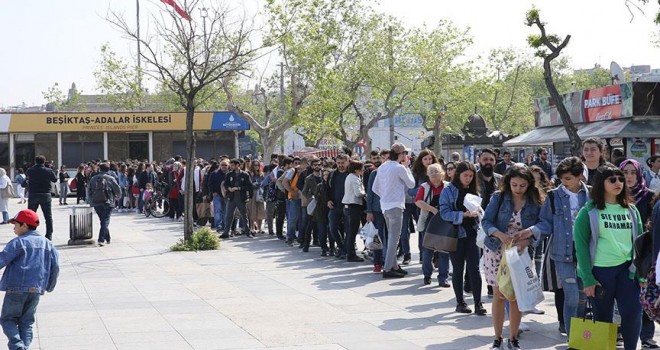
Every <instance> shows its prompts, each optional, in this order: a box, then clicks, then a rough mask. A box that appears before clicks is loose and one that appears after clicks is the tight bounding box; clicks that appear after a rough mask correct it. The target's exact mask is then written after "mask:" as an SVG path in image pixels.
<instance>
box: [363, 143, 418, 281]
mask: <svg viewBox="0 0 660 350" xmlns="http://www.w3.org/2000/svg"><path fill="white" fill-rule="evenodd" d="M409 165H410V157H409V156H408V150H407V149H406V147H405V146H404V145H403V144H401V143H395V144H393V145H392V147H391V148H390V155H389V160H388V161H386V162H385V163H383V164H382V165H381V166H380V167H379V168H378V173H377V174H376V178H375V179H374V185H373V192H374V193H376V194H377V195H378V196H379V197H380V207H381V210H382V211H383V215H384V216H385V224H386V225H387V231H388V232H389V237H388V240H387V253H386V254H385V264H384V266H383V267H384V269H383V278H401V277H403V276H405V275H406V274H408V272H407V271H405V270H404V269H402V268H401V266H399V264H397V260H396V248H397V245H398V244H399V238H400V237H401V225H402V224H403V209H404V208H405V205H406V192H407V191H408V189H411V188H413V187H415V179H414V178H413V175H412V173H411V172H410V168H409Z"/></svg>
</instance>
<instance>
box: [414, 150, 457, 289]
mask: <svg viewBox="0 0 660 350" xmlns="http://www.w3.org/2000/svg"><path fill="white" fill-rule="evenodd" d="M413 169H414V166H413ZM426 171H427V176H428V181H427V182H425V183H423V184H421V185H420V186H419V190H417V196H416V197H415V205H416V206H417V207H418V208H419V209H420V214H419V221H418V222H417V230H418V231H419V240H420V242H424V235H425V233H426V227H427V226H428V222H429V220H431V218H432V217H433V216H434V215H436V214H438V212H439V210H438V206H439V204H440V196H441V193H442V191H443V189H444V188H445V186H444V183H443V181H442V179H443V178H444V172H443V171H442V166H440V164H437V163H436V164H431V165H429V166H428V168H427V169H426ZM419 252H420V253H419V254H420V256H421V260H422V273H424V285H429V284H431V275H432V274H433V258H434V254H435V253H436V252H434V251H433V250H431V249H428V248H424V246H423V245H420V248H419ZM442 255H443V256H445V257H447V259H449V256H448V255H447V254H446V253H445V254H442ZM436 261H437V260H436ZM446 266H447V268H449V262H447V264H446ZM440 270H441V271H438V285H439V286H440V287H443V286H448V285H447V277H448V275H447V272H444V271H442V268H440ZM445 288H446V287H445Z"/></svg>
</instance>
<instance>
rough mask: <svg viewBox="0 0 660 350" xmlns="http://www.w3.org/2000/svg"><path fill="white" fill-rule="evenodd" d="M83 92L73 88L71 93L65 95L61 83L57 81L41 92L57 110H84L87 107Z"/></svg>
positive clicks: (47, 101)
mask: <svg viewBox="0 0 660 350" xmlns="http://www.w3.org/2000/svg"><path fill="white" fill-rule="evenodd" d="M81 92H82V91H78V90H77V89H72V90H71V91H70V93H69V94H67V95H65V94H64V92H63V91H62V89H60V87H59V85H58V84H57V83H55V84H54V85H53V86H51V87H49V88H48V89H47V90H46V91H42V92H41V94H42V95H43V96H44V100H46V104H48V105H50V106H53V107H54V110H55V111H66V112H84V111H85V110H86V109H87V108H86V105H85V100H84V98H83V97H82V95H81Z"/></svg>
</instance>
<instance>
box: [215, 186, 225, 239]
mask: <svg viewBox="0 0 660 350" xmlns="http://www.w3.org/2000/svg"><path fill="white" fill-rule="evenodd" d="M213 227H214V228H217V229H218V230H220V231H224V229H225V200H224V198H222V197H221V196H220V195H219V194H214V195H213Z"/></svg>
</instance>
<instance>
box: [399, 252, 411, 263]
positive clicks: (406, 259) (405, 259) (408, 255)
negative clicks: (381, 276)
mask: <svg viewBox="0 0 660 350" xmlns="http://www.w3.org/2000/svg"><path fill="white" fill-rule="evenodd" d="M410 260H412V258H411V257H410V253H406V254H403V261H402V262H401V263H402V264H404V265H408V264H410Z"/></svg>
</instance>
